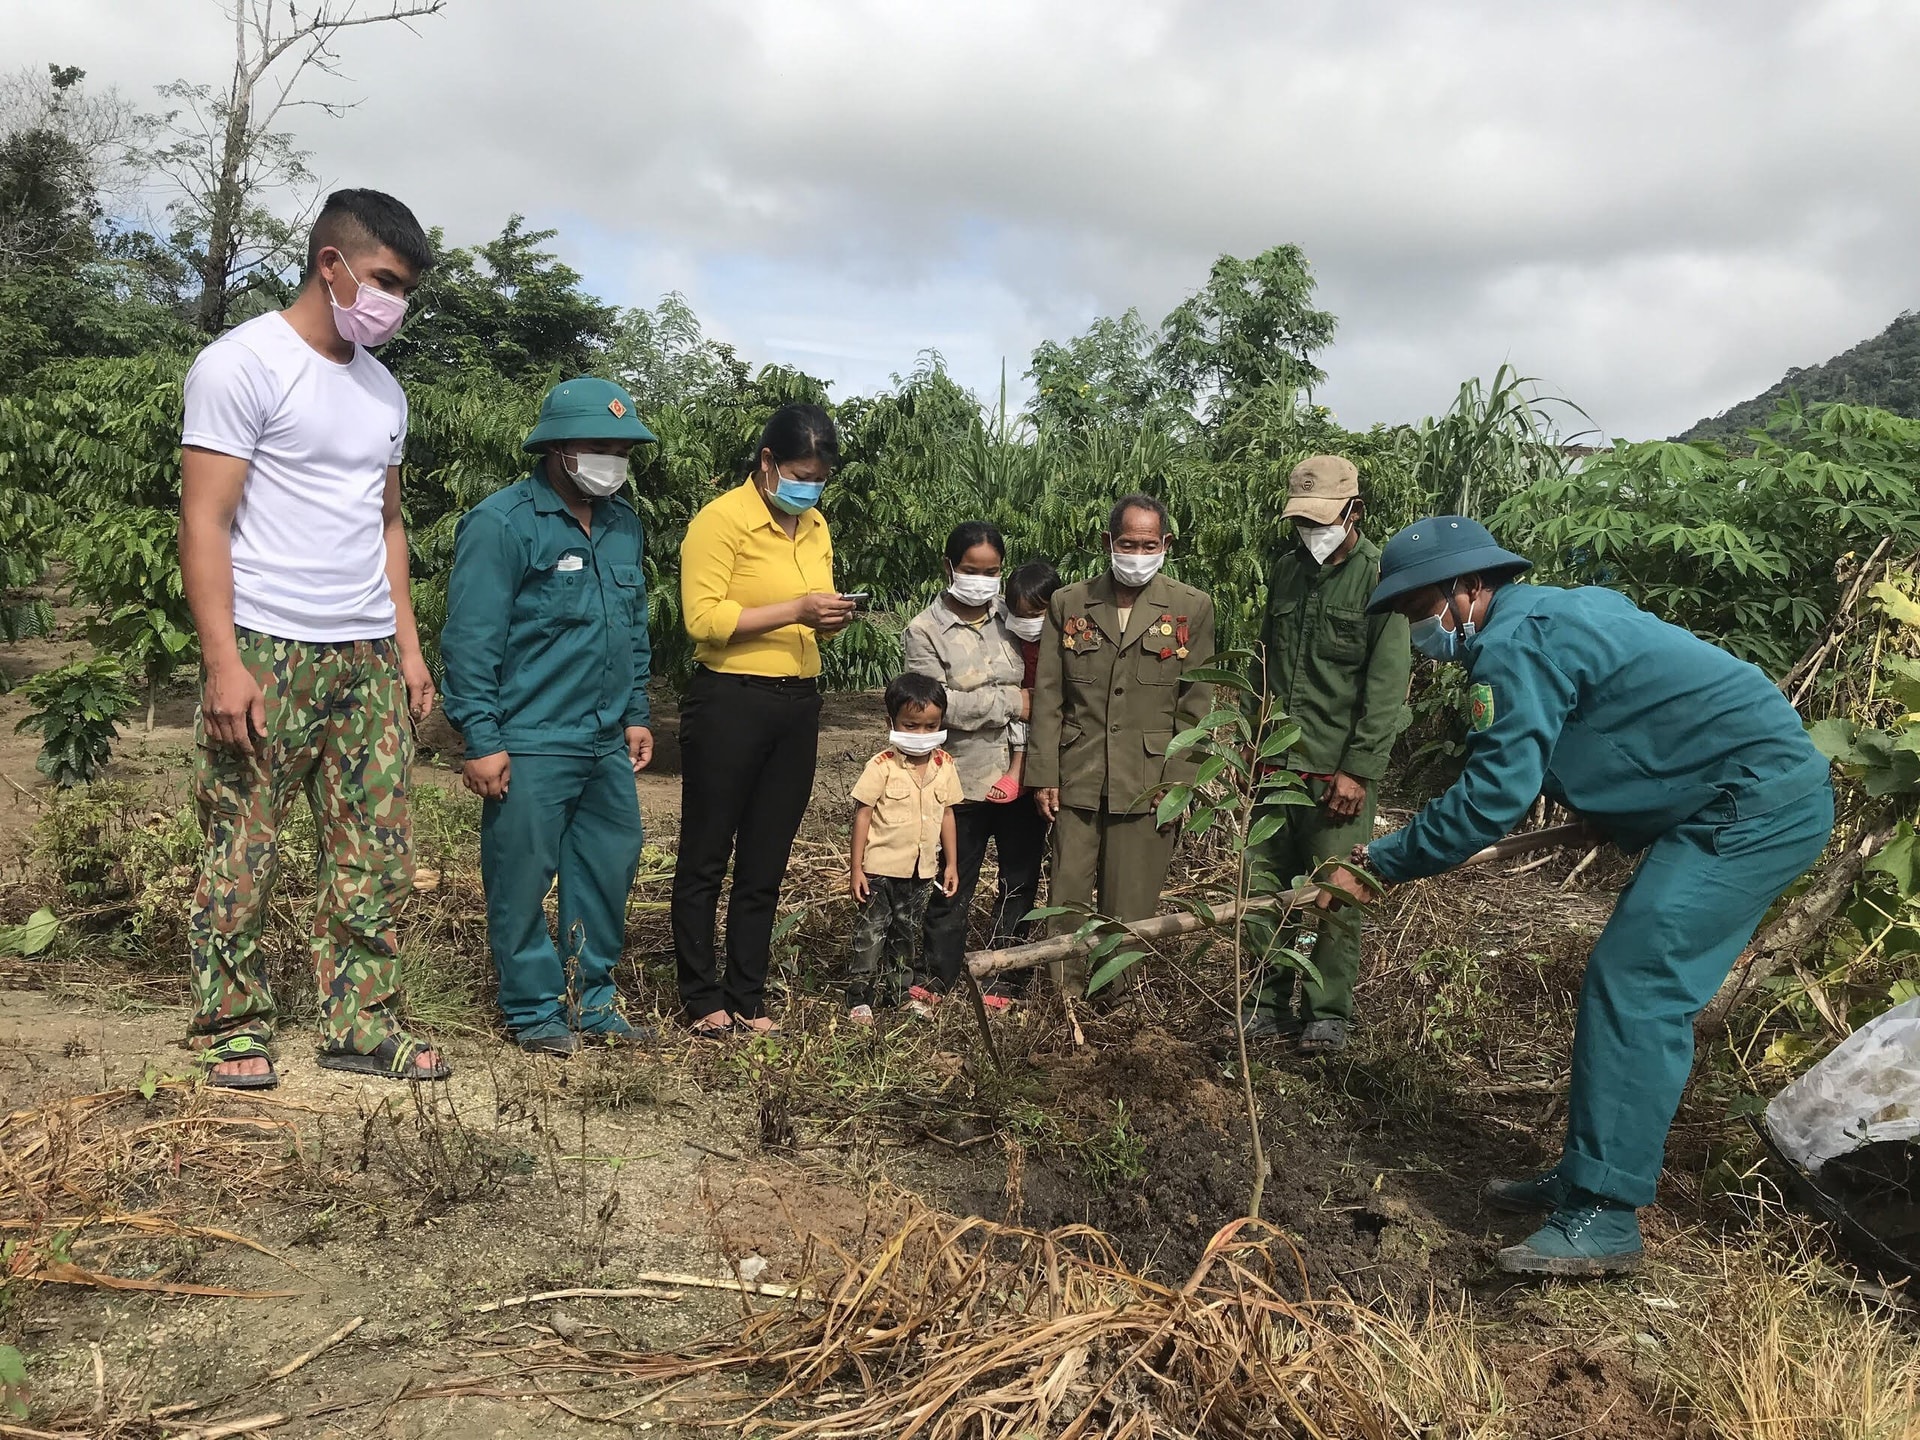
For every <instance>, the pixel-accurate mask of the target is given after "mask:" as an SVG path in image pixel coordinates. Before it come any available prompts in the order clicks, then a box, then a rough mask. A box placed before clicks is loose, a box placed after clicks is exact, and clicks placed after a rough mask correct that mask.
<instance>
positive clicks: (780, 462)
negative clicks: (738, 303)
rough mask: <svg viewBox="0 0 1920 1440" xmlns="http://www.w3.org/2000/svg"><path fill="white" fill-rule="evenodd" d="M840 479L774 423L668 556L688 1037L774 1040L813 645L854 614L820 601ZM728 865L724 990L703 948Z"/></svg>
mask: <svg viewBox="0 0 1920 1440" xmlns="http://www.w3.org/2000/svg"><path fill="white" fill-rule="evenodd" d="M839 463H840V439H839V436H838V435H837V434H836V433H835V432H834V428H833V421H832V419H831V418H829V416H828V415H827V412H826V411H824V410H822V409H821V408H820V407H819V406H818V405H798V404H796V405H786V406H783V407H781V409H779V410H778V411H776V412H775V413H774V416H773V418H772V419H771V420H769V421H768V422H767V426H766V429H765V431H763V432H762V434H761V436H760V447H759V450H758V452H757V454H756V456H755V458H754V460H753V461H752V462H751V469H750V470H749V471H748V474H747V477H746V479H745V480H744V481H743V482H742V483H741V484H740V485H738V486H736V487H734V488H733V489H732V490H729V491H728V492H727V493H726V494H724V495H721V496H719V497H718V498H717V499H714V500H711V501H709V502H708V503H707V504H706V505H705V506H703V507H702V508H701V511H700V513H699V514H698V515H696V516H694V517H693V523H692V524H691V525H689V526H688V527H687V538H686V540H685V542H684V543H683V544H682V545H681V548H680V610H681V614H682V616H683V617H684V621H685V624H686V627H687V634H688V635H689V636H690V637H691V638H692V639H693V641H694V655H695V658H696V660H697V661H698V662H699V665H698V668H697V669H696V670H695V672H694V677H693V681H692V683H691V684H690V685H689V686H688V687H687V694H686V698H685V700H684V702H683V703H682V705H681V707H680V754H681V779H680V854H679V858H678V861H677V862H676V864H675V867H674V874H673V949H674V955H675V958H676V961H677V963H678V967H679V983H680V1003H681V1004H682V1005H683V1006H685V1007H686V1011H687V1014H688V1016H689V1017H690V1018H691V1019H692V1021H693V1029H694V1033H695V1034H696V1035H703V1036H720V1035H725V1034H728V1033H730V1032H732V1031H733V1030H734V1029H735V1028H736V1027H741V1026H744V1027H746V1028H750V1029H752V1030H755V1031H759V1032H761V1033H763V1034H764V1033H766V1032H767V1031H770V1030H772V1029H773V1028H774V1023H773V1020H772V1019H771V1018H770V1017H769V1016H768V1015H767V1008H766V988H767V963H768V956H769V952H770V951H771V948H772V939H773V914H774V910H775V908H776V907H777V906H778V904H779V901H780V882H781V880H782V879H783V878H784V877H785V875H786V871H787V857H788V854H789V853H790V852H791V851H792V849H793V837H794V834H795V832H796V831H798V830H799V828H800V821H801V818H802V817H803V816H804V815H805V814H806V810H807V801H808V799H809V798H810V797H811V796H812V794H813V766H814V752H815V750H816V748H817V746H818V742H819V738H820V682H819V678H818V677H819V674H820V646H819V640H818V637H819V636H822V635H834V634H838V633H839V632H840V631H841V630H844V629H845V628H846V626H847V622H848V621H850V620H852V619H853V612H854V602H853V601H852V600H850V599H847V598H846V597H844V596H842V595H840V594H838V593H836V592H835V590H834V588H833V539H832V537H831V536H830V535H829V534H828V533H827V522H826V519H825V517H823V516H822V515H821V514H820V511H819V509H818V506H819V502H820V495H821V492H822V491H823V490H824V489H825V488H826V483H827V481H828V480H829V479H830V478H831V477H832V475H833V472H834V469H835V468H836V467H837V466H838V465H839ZM729 856H732V858H733V895H732V898H731V900H730V901H729V902H728V906H727V966H726V973H725V975H724V976H723V975H722V974H721V973H720V967H719V961H718V956H717V955H716V953H715V946H714V933H715V929H716V926H717V923H718V917H719V908H720V887H721V885H722V884H723V882H724V881H725V880H726V874H727V859H728V857H729Z"/></svg>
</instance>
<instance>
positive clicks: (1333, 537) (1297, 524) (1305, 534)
mask: <svg viewBox="0 0 1920 1440" xmlns="http://www.w3.org/2000/svg"><path fill="white" fill-rule="evenodd" d="M1293 528H1294V531H1295V533H1297V534H1298V535H1299V536H1300V543H1301V544H1302V545H1304V546H1306V547H1307V553H1308V554H1309V555H1311V556H1313V559H1314V563H1315V564H1317V565H1324V564H1326V563H1327V561H1329V560H1331V559H1332V558H1333V552H1334V551H1336V550H1338V549H1339V548H1340V547H1341V546H1342V545H1344V544H1346V543H1347V527H1346V526H1345V525H1313V524H1309V523H1308V522H1306V521H1304V520H1296V521H1294V522H1293Z"/></svg>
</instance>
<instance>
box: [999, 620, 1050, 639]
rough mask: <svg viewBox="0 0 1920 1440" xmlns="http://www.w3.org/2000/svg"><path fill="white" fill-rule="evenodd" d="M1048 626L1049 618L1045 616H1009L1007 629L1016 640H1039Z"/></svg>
mask: <svg viewBox="0 0 1920 1440" xmlns="http://www.w3.org/2000/svg"><path fill="white" fill-rule="evenodd" d="M1046 624H1047V617H1046V616H1044V615H1034V616H1026V615H1009V616H1008V617H1007V629H1009V630H1011V631H1012V632H1013V634H1014V638H1015V639H1016V640H1038V639H1039V638H1040V632H1041V631H1042V630H1043V629H1045V628H1046Z"/></svg>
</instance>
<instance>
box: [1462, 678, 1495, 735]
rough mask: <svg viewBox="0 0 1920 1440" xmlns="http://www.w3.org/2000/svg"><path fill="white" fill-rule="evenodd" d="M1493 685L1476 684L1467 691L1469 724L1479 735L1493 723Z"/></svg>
mask: <svg viewBox="0 0 1920 1440" xmlns="http://www.w3.org/2000/svg"><path fill="white" fill-rule="evenodd" d="M1493 720H1494V705H1493V686H1491V685H1486V684H1481V685H1475V686H1473V687H1472V688H1471V689H1469V690H1468V691H1467V724H1468V727H1469V728H1470V729H1471V730H1472V731H1473V732H1474V733H1475V734H1476V735H1477V734H1479V733H1480V732H1481V731H1482V730H1486V729H1489V728H1490V727H1491V726H1492V725H1493Z"/></svg>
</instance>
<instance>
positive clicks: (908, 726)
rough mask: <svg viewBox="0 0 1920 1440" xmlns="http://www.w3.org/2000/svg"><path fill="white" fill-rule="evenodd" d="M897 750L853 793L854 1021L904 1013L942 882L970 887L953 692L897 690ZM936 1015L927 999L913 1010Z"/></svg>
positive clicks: (872, 764) (891, 712)
mask: <svg viewBox="0 0 1920 1440" xmlns="http://www.w3.org/2000/svg"><path fill="white" fill-rule="evenodd" d="M886 706H887V721H888V726H889V729H888V734H887V742H888V743H887V748H886V749H885V750H882V751H881V752H880V753H879V754H878V755H876V756H874V757H873V759H871V760H869V761H868V762H867V768H866V769H865V770H864V771H863V772H862V773H861V776H860V779H859V781H858V783H856V784H855V785H854V787H853V800H854V806H855V808H854V812H853V857H852V860H853V865H852V868H853V875H852V883H851V889H852V892H853V899H854V903H855V904H857V905H859V906H860V907H861V908H860V914H859V917H858V918H857V919H856V920H855V921H854V926H853V947H852V953H851V955H850V956H849V960H848V964H847V1018H848V1019H849V1020H851V1021H853V1022H854V1023H855V1024H859V1025H871V1024H872V1023H873V1010H874V1006H875V1005H883V1006H884V1005H897V1004H899V1003H900V1000H901V999H902V997H903V992H904V991H905V990H906V987H907V985H908V984H909V983H910V980H911V975H912V966H913V956H914V947H915V945H916V944H918V942H919V939H920V927H921V922H922V920H923V919H924V917H925V915H926V910H927V900H928V898H929V897H930V895H931V893H932V890H933V886H934V883H935V879H936V877H938V882H939V885H940V893H941V894H943V895H947V896H951V895H953V894H954V892H955V891H957V890H958V889H959V888H960V868H959V862H958V858H957V856H956V854H955V844H954V825H953V807H954V806H955V805H958V804H959V803H960V802H961V801H962V800H963V799H964V798H965V796H964V794H963V793H962V791H961V789H960V776H959V773H958V772H957V771H956V770H955V769H954V765H953V757H952V756H951V755H949V754H947V752H946V751H945V750H942V749H941V748H940V747H941V745H943V744H944V743H945V742H946V738H947V732H946V729H945V726H946V720H947V687H946V686H944V685H942V684H941V683H940V682H939V681H938V680H935V679H933V678H932V677H930V676H926V675H915V674H907V675H901V676H898V677H897V678H895V679H894V680H893V682H892V683H891V684H889V685H888V686H887V692H886ZM910 1008H912V1009H913V1010H914V1011H915V1012H916V1013H920V1014H930V1013H931V1007H930V1006H927V1005H924V1004H922V1003H921V1002H919V1001H918V1000H917V999H916V1001H915V1002H914V1003H913V1004H912V1006H911V1007H910Z"/></svg>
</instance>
